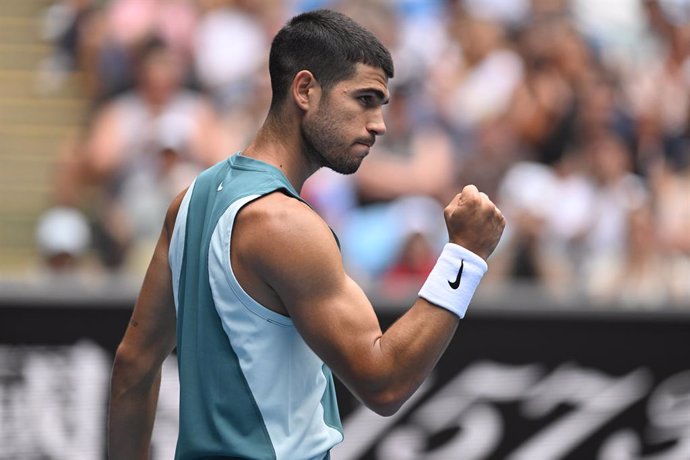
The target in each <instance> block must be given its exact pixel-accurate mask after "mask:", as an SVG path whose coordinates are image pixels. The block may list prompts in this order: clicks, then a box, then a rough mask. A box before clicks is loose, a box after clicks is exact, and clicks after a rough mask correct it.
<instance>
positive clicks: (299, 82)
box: [290, 70, 321, 111]
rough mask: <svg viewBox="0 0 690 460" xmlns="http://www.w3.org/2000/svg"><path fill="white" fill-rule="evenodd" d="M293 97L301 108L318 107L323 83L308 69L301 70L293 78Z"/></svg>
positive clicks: (291, 88)
mask: <svg viewBox="0 0 690 460" xmlns="http://www.w3.org/2000/svg"><path fill="white" fill-rule="evenodd" d="M290 91H291V95H292V99H293V100H294V101H295V104H296V105H297V107H299V108H300V109H302V110H304V111H307V110H309V108H314V107H316V104H318V100H319V97H320V95H321V85H319V82H318V81H317V80H316V78H315V77H314V74H312V73H311V72H310V71H308V70H300V71H299V72H297V74H296V75H295V78H293V79H292V86H291V87H290Z"/></svg>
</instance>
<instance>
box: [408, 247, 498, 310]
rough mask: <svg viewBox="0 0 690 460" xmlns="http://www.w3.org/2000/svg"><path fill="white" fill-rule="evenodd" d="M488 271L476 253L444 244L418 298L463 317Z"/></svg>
mask: <svg viewBox="0 0 690 460" xmlns="http://www.w3.org/2000/svg"><path fill="white" fill-rule="evenodd" d="M487 269H488V266H487V265H486V262H485V261H484V259H482V258H481V257H479V256H478V255H477V254H475V253H473V252H472V251H468V250H467V249H465V248H463V247H462V246H460V245H457V244H454V243H447V244H446V245H445V246H444V247H443V251H442V252H441V255H440V256H439V258H438V262H436V265H435V266H434V268H433V269H432V270H431V273H430V274H429V277H428V278H427V279H426V282H425V283H424V286H422V289H421V290H420V291H419V297H421V298H423V299H425V300H427V301H429V302H430V303H432V304H434V305H436V306H439V307H443V308H445V309H446V310H450V311H451V312H453V313H455V314H456V315H458V316H459V317H460V318H463V317H464V316H465V312H466V311H467V307H468V306H469V304H470V300H472V296H473V295H474V291H475V289H477V286H478V285H479V282H480V281H481V279H482V277H483V276H484V273H486V270H487Z"/></svg>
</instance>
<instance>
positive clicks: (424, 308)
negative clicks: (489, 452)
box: [233, 187, 503, 415]
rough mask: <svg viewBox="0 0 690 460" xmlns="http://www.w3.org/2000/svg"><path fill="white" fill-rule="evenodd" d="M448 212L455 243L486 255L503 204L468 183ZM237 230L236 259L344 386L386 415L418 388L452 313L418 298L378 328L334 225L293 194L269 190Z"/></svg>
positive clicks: (453, 323)
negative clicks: (274, 297)
mask: <svg viewBox="0 0 690 460" xmlns="http://www.w3.org/2000/svg"><path fill="white" fill-rule="evenodd" d="M463 193H465V192H463ZM458 209H459V212H458ZM446 219H447V222H448V227H449V232H450V235H451V241H453V242H457V243H459V244H462V245H463V246H465V247H466V248H468V249H470V250H472V251H474V252H475V253H477V254H478V255H480V256H482V257H484V258H486V257H488V255H489V254H490V253H491V252H492V251H493V249H494V247H495V246H496V243H497V242H498V238H499V237H500V234H501V232H502V229H503V218H502V216H501V215H500V212H498V211H497V209H496V208H495V206H493V203H491V202H490V201H489V200H488V198H486V196H485V195H484V196H483V197H482V196H481V195H480V194H479V192H478V191H477V190H476V188H474V187H472V190H469V191H468V192H467V194H466V195H465V198H464V201H463V198H462V197H461V196H460V195H458V196H457V197H456V198H455V199H454V202H453V203H451V204H450V205H449V206H448V207H447V208H446ZM242 226H246V227H245V228H249V227H251V228H253V229H254V231H252V232H242V230H241V229H242ZM235 231H236V235H242V236H241V238H242V239H241V241H242V244H241V245H239V247H238V250H239V252H240V254H246V257H238V259H237V260H238V261H239V262H240V263H241V264H248V265H250V271H251V272H254V273H257V274H258V275H259V277H260V278H261V279H262V280H263V281H264V282H265V283H266V284H267V285H268V286H269V287H270V288H271V289H272V290H273V291H274V292H275V293H276V295H277V297H278V299H279V302H280V303H281V304H282V305H281V307H282V308H284V309H285V311H286V312H287V313H289V315H290V316H291V317H292V320H293V321H294V323H295V326H296V327H297V329H298V330H299V331H300V333H301V334H302V336H303V337H304V339H305V341H306V342H307V343H308V344H309V346H310V347H311V348H312V349H313V350H314V351H315V352H316V353H317V354H318V355H319V356H320V357H321V358H322V359H323V360H324V362H326V363H327V364H328V365H329V366H330V367H331V368H332V369H333V371H334V372H335V373H336V375H338V377H340V378H341V379H342V380H343V382H344V383H345V384H346V385H347V386H348V387H349V388H350V390H351V391H352V392H353V393H354V394H355V395H357V397H358V398H360V399H361V400H362V402H364V403H365V404H366V405H367V406H368V407H370V408H371V409H373V410H374V411H376V412H378V413H380V414H382V415H389V414H392V413H394V412H395V411H397V410H398V408H399V407H400V406H401V405H402V403H403V402H405V401H406V400H407V398H409V397H410V396H411V395H412V394H413V393H414V391H415V390H416V389H417V388H418V387H419V385H420V384H421V383H422V382H423V381H424V379H425V378H426V377H427V376H428V375H429V373H430V372H431V370H432V369H433V367H434V366H435V364H436V363H437V361H438V359H439V358H440V356H441V355H442V353H443V352H444V351H445V349H446V347H447V345H448V343H449V341H450V339H451V338H452V337H453V334H454V333H455V331H456V329H457V325H458V321H459V320H458V318H457V316H455V315H454V314H452V313H450V312H449V311H447V310H445V309H443V308H439V307H437V306H434V305H432V304H431V303H429V302H427V301H426V300H423V299H421V298H420V299H418V300H417V301H416V302H415V304H414V305H413V306H412V308H410V310H409V311H408V312H407V313H406V314H405V315H403V316H402V317H401V318H400V319H399V320H398V321H397V322H396V323H395V324H394V325H393V326H391V327H390V328H389V329H388V330H387V331H386V332H385V333H383V332H382V331H381V328H380V325H379V323H378V320H377V317H376V315H375V312H374V309H373V307H372V305H371V303H370V302H369V300H368V299H367V297H366V296H365V294H364V292H363V291H362V290H361V289H360V288H359V286H357V284H356V283H355V282H354V281H353V280H352V279H351V278H349V277H348V276H347V274H346V273H345V270H344V268H343V265H342V260H341V257H340V252H339V250H338V248H337V245H336V243H335V241H334V239H333V236H332V235H331V233H330V230H329V229H328V227H327V226H326V224H325V223H324V222H323V221H322V220H321V219H320V218H319V217H318V216H317V215H316V214H315V213H314V212H313V211H311V210H310V209H309V208H307V207H306V206H305V205H303V204H302V203H299V202H297V201H296V200H293V199H290V198H288V197H285V196H282V195H280V194H274V195H271V196H268V197H266V198H264V199H261V200H258V201H257V202H255V203H252V204H250V205H249V206H248V207H247V208H246V209H245V210H243V211H242V212H241V213H240V217H239V218H238V227H237V228H236V230H235ZM251 235H253V236H251ZM233 248H234V247H233ZM233 250H235V249H233Z"/></svg>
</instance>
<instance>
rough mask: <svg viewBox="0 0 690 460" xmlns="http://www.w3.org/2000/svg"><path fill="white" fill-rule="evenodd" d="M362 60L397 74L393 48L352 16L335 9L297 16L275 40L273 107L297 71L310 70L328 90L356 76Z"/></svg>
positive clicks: (271, 61) (271, 62) (271, 67)
mask: <svg viewBox="0 0 690 460" xmlns="http://www.w3.org/2000/svg"><path fill="white" fill-rule="evenodd" d="M358 63H361V64H366V65H370V66H372V67H377V68H380V69H382V70H383V71H384V73H385V74H386V76H387V77H388V78H393V59H392V58H391V54H390V52H389V51H388V50H387V49H386V47H385V46H383V44H382V43H381V42H380V41H379V40H378V39H377V38H376V37H375V36H374V34H372V33H371V32H369V31H368V30H366V29H365V28H364V27H362V26H361V25H359V24H357V23H356V22H355V21H353V20H352V19H350V18H349V17H347V16H345V15H344V14H341V13H337V12H335V11H331V10H315V11H310V12H307V13H302V14H300V15H298V16H295V17H294V18H292V19H291V20H290V21H289V22H288V23H287V24H286V25H285V26H284V27H283V28H282V29H280V31H279V32H278V34H276V36H275V38H274V39H273V43H272V44H271V54H270V57H269V62H268V67H269V72H270V75H271V88H272V90H273V99H272V101H271V108H273V107H275V106H278V105H280V104H281V103H282V101H284V100H285V98H286V97H287V93H288V89H289V88H290V85H291V84H292V80H293V78H294V77H295V75H296V74H297V72H299V71H301V70H308V71H310V72H311V73H312V74H313V75H314V77H315V78H316V80H317V81H318V82H319V84H320V85H321V87H322V88H323V89H324V90H325V91H327V90H328V89H330V88H331V87H332V86H333V85H334V84H336V83H338V82H340V81H342V80H346V79H348V78H350V77H351V76H353V75H354V73H355V65H356V64H358Z"/></svg>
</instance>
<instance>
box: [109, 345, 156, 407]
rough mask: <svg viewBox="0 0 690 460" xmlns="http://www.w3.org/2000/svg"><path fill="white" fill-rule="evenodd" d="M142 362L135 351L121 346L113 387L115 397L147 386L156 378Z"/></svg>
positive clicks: (116, 358)
mask: <svg viewBox="0 0 690 460" xmlns="http://www.w3.org/2000/svg"><path fill="white" fill-rule="evenodd" d="M151 374H152V373H151V372H149V371H147V369H146V366H144V365H143V363H142V362H141V357H140V355H139V354H138V353H136V352H135V351H134V350H130V349H128V348H127V347H125V346H123V345H120V346H119V347H118V349H117V351H116V352H115V359H114V361H113V372H112V377H111V385H112V392H113V395H117V394H122V393H126V392H128V391H131V390H133V389H135V388H138V387H142V386H146V384H147V383H149V382H152V381H153V380H154V378H155V376H154V375H151Z"/></svg>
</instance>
